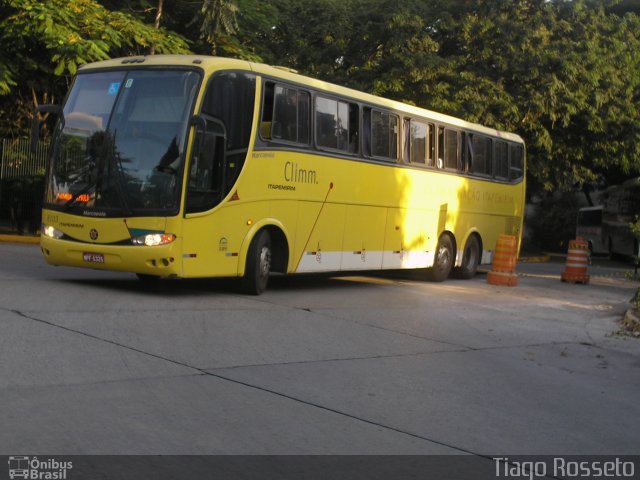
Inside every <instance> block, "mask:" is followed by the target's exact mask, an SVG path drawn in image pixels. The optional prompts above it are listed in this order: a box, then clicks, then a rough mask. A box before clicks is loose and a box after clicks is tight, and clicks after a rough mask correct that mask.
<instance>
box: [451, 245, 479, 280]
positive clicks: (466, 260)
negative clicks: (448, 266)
mask: <svg viewBox="0 0 640 480" xmlns="http://www.w3.org/2000/svg"><path fill="white" fill-rule="evenodd" d="M479 263H480V242H478V237H476V236H475V235H471V236H470V237H469V240H467V244H466V245H465V246H464V252H463V253H462V265H460V266H459V267H457V268H455V269H454V273H455V276H456V278H462V279H464V280H469V279H471V278H473V277H475V275H476V271H477V270H478V264H479Z"/></svg>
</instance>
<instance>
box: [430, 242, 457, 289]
mask: <svg viewBox="0 0 640 480" xmlns="http://www.w3.org/2000/svg"><path fill="white" fill-rule="evenodd" d="M453 259H454V251H453V242H452V241H451V237H449V235H446V234H445V235H442V236H441V237H440V240H438V246H437V247H436V253H435V258H434V260H433V267H431V268H429V269H428V270H427V279H428V280H431V281H432V282H443V281H445V280H446V279H447V278H448V277H449V273H451V267H453Z"/></svg>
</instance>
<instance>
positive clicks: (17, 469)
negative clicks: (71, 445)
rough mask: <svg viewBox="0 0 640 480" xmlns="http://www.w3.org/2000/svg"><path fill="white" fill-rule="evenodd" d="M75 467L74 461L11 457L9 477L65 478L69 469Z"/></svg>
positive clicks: (61, 479) (52, 479)
mask: <svg viewBox="0 0 640 480" xmlns="http://www.w3.org/2000/svg"><path fill="white" fill-rule="evenodd" d="M72 468H73V462H61V461H59V460H56V459H54V458H47V459H44V460H42V459H38V457H28V456H18V455H15V456H11V457H9V478H10V479H11V480H13V479H14V478H24V479H32V480H65V479H66V478H68V477H67V470H71V469H72Z"/></svg>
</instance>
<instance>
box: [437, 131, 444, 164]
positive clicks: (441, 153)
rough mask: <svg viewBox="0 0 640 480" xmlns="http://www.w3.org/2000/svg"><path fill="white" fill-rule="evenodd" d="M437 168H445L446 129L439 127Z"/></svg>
mask: <svg viewBox="0 0 640 480" xmlns="http://www.w3.org/2000/svg"><path fill="white" fill-rule="evenodd" d="M436 166H437V167H438V168H444V127H438V159H437V163H436Z"/></svg>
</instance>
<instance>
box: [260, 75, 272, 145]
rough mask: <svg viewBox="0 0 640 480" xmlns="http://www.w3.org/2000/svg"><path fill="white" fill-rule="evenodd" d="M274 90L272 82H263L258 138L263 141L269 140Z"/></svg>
mask: <svg viewBox="0 0 640 480" xmlns="http://www.w3.org/2000/svg"><path fill="white" fill-rule="evenodd" d="M274 90H275V84H274V83H273V82H265V84H264V91H263V93H262V99H263V100H262V118H261V119H260V136H261V137H262V138H264V139H265V140H268V139H270V138H271V123H272V121H273V97H274Z"/></svg>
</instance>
